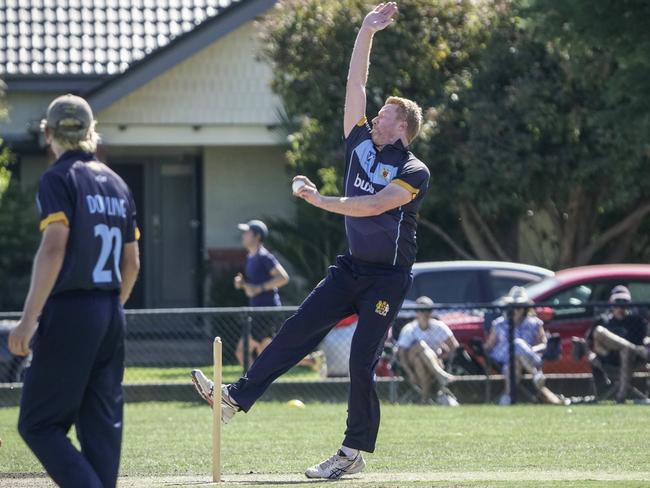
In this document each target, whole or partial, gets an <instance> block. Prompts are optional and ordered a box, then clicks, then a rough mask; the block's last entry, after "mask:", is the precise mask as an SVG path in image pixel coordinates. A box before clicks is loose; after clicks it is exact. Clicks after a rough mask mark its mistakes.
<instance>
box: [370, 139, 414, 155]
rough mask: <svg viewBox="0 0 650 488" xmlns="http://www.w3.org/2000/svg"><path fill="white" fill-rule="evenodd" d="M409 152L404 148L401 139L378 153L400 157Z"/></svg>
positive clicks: (387, 145)
mask: <svg viewBox="0 0 650 488" xmlns="http://www.w3.org/2000/svg"><path fill="white" fill-rule="evenodd" d="M407 152H408V149H407V148H406V147H404V144H403V143H402V140H401V139H398V140H397V141H395V142H394V143H392V144H386V145H385V146H384V147H382V148H381V151H377V154H381V155H388V154H390V153H398V154H399V155H400V156H403V155H405V154H406V153H407Z"/></svg>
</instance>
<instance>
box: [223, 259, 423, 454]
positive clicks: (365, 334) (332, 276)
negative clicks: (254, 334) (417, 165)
mask: <svg viewBox="0 0 650 488" xmlns="http://www.w3.org/2000/svg"><path fill="white" fill-rule="evenodd" d="M411 280H412V275H411V272H410V270H409V269H395V268H389V267H379V266H371V265H367V264H361V263H359V262H358V261H357V260H355V259H354V258H352V257H351V256H339V257H338V258H337V260H336V265H334V266H330V268H329V272H328V274H327V277H326V278H325V279H324V280H323V281H321V282H320V284H319V285H318V286H317V287H316V288H315V289H314V290H313V291H312V292H311V294H310V295H309V296H308V297H307V299H306V300H305V301H304V302H303V303H302V305H301V306H300V308H299V309H298V311H297V312H296V313H295V314H294V315H293V316H291V317H290V318H289V319H288V320H287V321H286V322H285V323H284V325H283V326H282V328H281V329H280V331H279V332H278V334H277V335H276V336H275V338H274V339H273V341H272V342H271V343H270V344H269V346H268V347H267V348H266V349H265V350H264V351H263V352H262V354H260V356H259V357H258V358H257V360H256V361H255V362H254V363H253V365H252V366H251V368H250V369H249V370H248V372H247V373H246V375H245V376H244V377H242V378H241V379H240V380H239V381H238V382H237V383H235V384H233V385H232V386H231V387H230V394H231V396H232V398H233V399H234V400H235V401H236V402H237V403H238V404H239V405H240V406H241V407H242V409H243V410H244V411H248V410H249V409H250V408H251V407H252V405H253V404H254V403H255V401H256V400H257V399H258V398H259V397H260V396H262V394H263V393H264V391H266V389H267V388H268V387H269V385H270V384H271V383H272V382H273V381H274V380H275V379H276V378H277V377H278V376H280V375H282V374H283V373H285V372H286V371H288V370H289V369H290V368H291V367H293V366H294V365H295V364H297V363H298V362H299V361H300V360H301V359H302V358H303V357H305V356H306V355H307V354H309V353H310V352H311V351H313V350H314V349H315V348H316V346H318V344H319V343H320V342H321V341H322V340H323V338H324V337H325V336H326V335H327V333H328V332H329V331H330V330H331V329H332V327H333V326H334V325H336V323H337V322H339V321H340V320H341V319H343V318H345V317H347V316H349V315H351V314H353V313H357V314H359V323H358V324H357V329H356V331H355V333H354V337H353V338H352V346H351V350H350V393H349V399H348V419H347V429H346V431H345V439H344V441H343V445H345V446H347V447H350V448H353V449H359V450H362V451H366V452H373V451H374V450H375V442H376V440H377V432H378V430H379V399H378V398H377V393H376V391H375V381H374V370H375V366H376V365H377V361H378V359H379V356H380V354H381V351H382V348H383V345H384V341H385V337H386V333H387V332H388V327H389V326H390V324H391V323H392V321H393V319H394V318H395V315H396V314H397V311H398V310H399V308H400V307H401V305H402V302H403V301H404V297H405V296H406V293H407V292H408V289H409V287H410V285H411ZM384 302H385V303H386V304H388V306H387V307H386V305H385V303H384Z"/></svg>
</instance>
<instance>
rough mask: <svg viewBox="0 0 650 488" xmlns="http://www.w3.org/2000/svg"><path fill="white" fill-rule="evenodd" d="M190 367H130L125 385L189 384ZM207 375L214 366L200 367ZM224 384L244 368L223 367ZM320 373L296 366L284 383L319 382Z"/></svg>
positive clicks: (285, 376) (233, 380)
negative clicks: (149, 383)
mask: <svg viewBox="0 0 650 488" xmlns="http://www.w3.org/2000/svg"><path fill="white" fill-rule="evenodd" d="M192 369H193V368H188V367H174V368H170V367H150V366H147V367H144V366H143V367H137V366H129V367H128V368H126V369H125V370H124V383H145V382H147V383H148V382H156V383H157V382H180V383H187V382H188V380H189V374H190V371H191V370H192ZM198 369H201V370H203V371H204V372H205V373H206V374H211V371H212V365H206V366H199V367H198ZM222 374H223V381H224V383H234V382H235V381H237V380H238V379H239V377H240V376H241V374H242V368H241V366H238V365H233V364H226V365H224V366H223V373H222ZM319 378H320V376H319V374H318V372H316V371H314V370H313V369H311V368H307V367H305V366H296V367H295V368H292V369H290V370H289V371H287V373H285V374H284V375H283V376H282V381H298V380H317V379H319Z"/></svg>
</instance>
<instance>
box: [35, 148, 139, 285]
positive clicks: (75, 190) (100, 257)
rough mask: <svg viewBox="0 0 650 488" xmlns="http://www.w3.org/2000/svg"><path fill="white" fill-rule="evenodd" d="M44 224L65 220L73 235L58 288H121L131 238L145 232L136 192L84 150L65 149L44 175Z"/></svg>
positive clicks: (41, 206)
mask: <svg viewBox="0 0 650 488" xmlns="http://www.w3.org/2000/svg"><path fill="white" fill-rule="evenodd" d="M37 203H38V208H39V211H40V213H41V223H40V229H41V231H44V230H45V228H46V227H47V226H48V225H49V224H51V223H53V222H63V223H64V224H65V225H67V226H68V227H69V228H70V235H69V238H68V244H67V248H66V252H65V258H64V261H63V267H62V268H61V272H60V273H59V277H58V279H57V281H56V284H55V286H54V290H53V291H52V294H53V295H54V294H57V293H60V292H63V291H69V290H92V289H101V290H119V289H120V288H121V284H122V276H121V274H120V262H121V256H122V248H123V245H124V244H125V243H129V242H133V241H135V240H136V239H137V238H138V237H139V231H138V228H137V226H136V211H135V204H134V202H133V197H132V195H131V192H130V190H129V188H128V186H127V185H126V183H124V181H123V180H122V178H120V177H119V176H118V175H117V174H116V173H115V172H114V171H113V170H111V169H110V168H109V167H108V166H106V165H105V164H103V163H101V162H99V161H97V159H96V157H95V155H94V154H91V153H86V152H82V151H68V152H66V153H64V154H63V155H62V156H61V157H60V158H59V159H58V160H57V161H56V162H55V163H54V165H53V166H51V167H50V168H49V169H48V170H47V171H46V172H45V173H44V174H43V176H42V177H41V181H40V186H39V189H38V197H37Z"/></svg>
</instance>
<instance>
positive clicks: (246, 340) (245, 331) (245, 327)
mask: <svg viewBox="0 0 650 488" xmlns="http://www.w3.org/2000/svg"><path fill="white" fill-rule="evenodd" d="M242 322H243V323H242V333H241V337H242V342H243V355H244V358H243V359H244V360H243V368H244V374H246V372H247V371H248V368H250V361H251V350H250V349H251V348H250V339H251V331H252V330H253V317H251V315H250V313H244V314H243V321H242Z"/></svg>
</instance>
